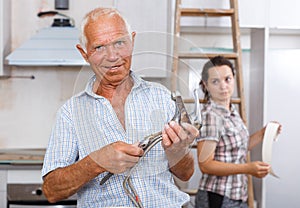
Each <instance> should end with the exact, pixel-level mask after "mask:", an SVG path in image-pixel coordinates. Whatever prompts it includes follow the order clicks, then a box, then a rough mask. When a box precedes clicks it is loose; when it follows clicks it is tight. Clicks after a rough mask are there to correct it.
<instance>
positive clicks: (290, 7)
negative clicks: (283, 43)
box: [269, 0, 300, 28]
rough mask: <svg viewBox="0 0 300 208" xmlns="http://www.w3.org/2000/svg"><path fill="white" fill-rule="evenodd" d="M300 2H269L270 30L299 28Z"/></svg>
mask: <svg viewBox="0 0 300 208" xmlns="http://www.w3.org/2000/svg"><path fill="white" fill-rule="evenodd" d="M299 7H300V1H296V0H286V1H279V0H272V1H270V23H269V24H270V28H299V26H300V23H299V19H300V12H299Z"/></svg>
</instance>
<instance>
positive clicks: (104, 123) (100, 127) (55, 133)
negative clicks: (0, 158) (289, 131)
mask: <svg viewBox="0 0 300 208" xmlns="http://www.w3.org/2000/svg"><path fill="white" fill-rule="evenodd" d="M131 76H132V78H133V80H134V86H133V88H132V90H131V92H130V94H129V95H128V97H127V99H126V103H125V125H126V131H125V130H124V128H123V127H122V125H121V123H120V122H119V120H118V118H117V115H116V113H115V112H114V110H113V108H112V106H111V104H110V102H109V101H108V100H107V99H106V98H104V97H102V96H99V95H97V94H95V93H94V92H93V91H92V87H93V83H94V81H95V76H94V77H92V78H91V79H90V81H89V82H88V84H87V87H86V89H85V91H83V92H81V93H79V94H78V95H75V96H73V97H72V98H71V99H69V100H68V101H67V102H66V103H65V104H64V105H63V106H62V107H61V108H60V110H59V111H58V113H57V118H56V123H55V125H54V127H53V130H52V133H51V136H50V140H49V144H48V147H47V151H46V155H45V160H44V165H43V169H42V175H43V176H44V175H46V174H47V173H49V172H50V171H52V170H54V169H56V168H58V167H65V166H68V165H71V164H73V163H75V162H76V161H78V160H80V159H82V158H84V157H86V156H87V155H88V154H89V153H91V152H93V151H95V150H97V149H99V148H101V147H103V146H105V145H107V144H110V143H112V142H115V141H123V142H127V143H131V144H133V143H135V142H137V141H141V140H142V139H143V138H144V137H145V136H148V135H150V134H153V133H155V132H158V131H161V130H162V128H163V125H164V124H165V123H167V122H168V121H170V120H171V118H172V117H173V115H174V112H175V103H174V101H172V100H171V94H170V92H169V91H168V90H167V89H166V88H165V87H164V86H162V85H160V84H158V83H152V82H147V81H144V80H142V79H141V78H139V77H138V76H136V75H135V74H134V73H133V72H131ZM106 174H107V173H106V172H105V173H102V174H100V175H99V176H97V177H96V178H94V179H93V180H91V181H90V182H89V183H87V184H86V185H84V186H83V187H82V188H81V189H80V190H79V191H78V193H77V194H78V202H77V204H78V205H77V206H78V207H84V208H87V207H122V206H123V207H128V206H129V207H130V206H131V207H133V203H132V202H131V201H130V199H129V197H128V196H127V195H126V193H125V192H124V190H123V186H122V182H123V180H124V177H125V175H124V174H126V173H124V174H115V175H113V176H112V177H111V178H110V179H109V180H108V181H107V182H106V183H105V184H104V185H101V186H100V184H99V183H100V180H101V179H102V178H103V177H104V176H105V175H106ZM131 181H132V184H133V186H134V187H135V189H136V190H137V193H138V195H139V197H140V199H141V201H142V203H143V205H144V207H172V208H173V207H174V208H176V207H182V205H183V204H185V203H187V202H188V201H189V196H188V195H187V194H185V193H183V192H181V191H180V190H178V188H177V187H176V185H175V184H174V179H173V177H172V174H171V173H170V171H169V169H168V161H167V159H166V156H165V154H164V150H163V148H162V146H161V144H157V145H156V146H154V148H152V149H151V150H150V151H149V152H148V153H147V155H146V156H145V158H144V159H143V160H141V161H140V163H139V165H138V167H137V168H136V170H135V171H134V172H133V174H132V180H131Z"/></svg>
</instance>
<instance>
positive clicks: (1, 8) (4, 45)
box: [0, 0, 11, 76]
mask: <svg viewBox="0 0 300 208" xmlns="http://www.w3.org/2000/svg"><path fill="white" fill-rule="evenodd" d="M10 7H11V2H10V1H9V0H3V1H0V76H1V75H4V74H6V73H7V69H6V67H5V66H4V57H5V56H6V55H7V54H8V53H9V52H10V31H11V30H10V22H11V16H10V11H11V8H10Z"/></svg>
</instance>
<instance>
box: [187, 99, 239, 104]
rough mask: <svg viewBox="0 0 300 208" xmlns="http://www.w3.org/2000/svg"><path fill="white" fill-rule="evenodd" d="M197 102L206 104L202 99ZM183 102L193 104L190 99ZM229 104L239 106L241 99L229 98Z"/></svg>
mask: <svg viewBox="0 0 300 208" xmlns="http://www.w3.org/2000/svg"><path fill="white" fill-rule="evenodd" d="M199 101H200V103H206V101H205V100H203V99H200V100H199ZM183 102H184V103H194V102H195V101H194V99H192V98H187V99H183ZM231 103H233V104H241V99H240V98H231Z"/></svg>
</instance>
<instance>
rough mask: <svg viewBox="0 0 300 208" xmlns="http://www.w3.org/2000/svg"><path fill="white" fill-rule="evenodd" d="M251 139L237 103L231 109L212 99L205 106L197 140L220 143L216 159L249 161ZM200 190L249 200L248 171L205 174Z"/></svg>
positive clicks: (228, 161) (236, 161) (234, 161)
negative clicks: (225, 174)
mask: <svg viewBox="0 0 300 208" xmlns="http://www.w3.org/2000/svg"><path fill="white" fill-rule="evenodd" d="M248 139H249V133H248V130H247V128H246V126H245V125H244V122H243V121H242V119H241V117H240V116H239V114H238V112H237V111H236V109H235V107H234V105H231V111H228V110H227V109H225V108H224V107H222V106H220V105H217V104H216V103H214V102H212V101H210V102H208V103H207V104H205V105H204V108H203V109H202V127H201V129H200V138H198V139H197V141H203V140H212V141H216V142H217V146H216V150H215V157H214V159H215V160H217V161H221V162H225V163H235V164H242V163H245V162H246V159H247V153H248ZM199 189H201V190H205V191H211V192H214V193H218V194H220V195H222V196H227V197H228V198H230V199H234V200H243V201H246V200H247V198H248V192H247V176H246V175H245V174H235V175H229V176H215V175H209V174H203V175H202V177H201V180H200V187H199Z"/></svg>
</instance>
